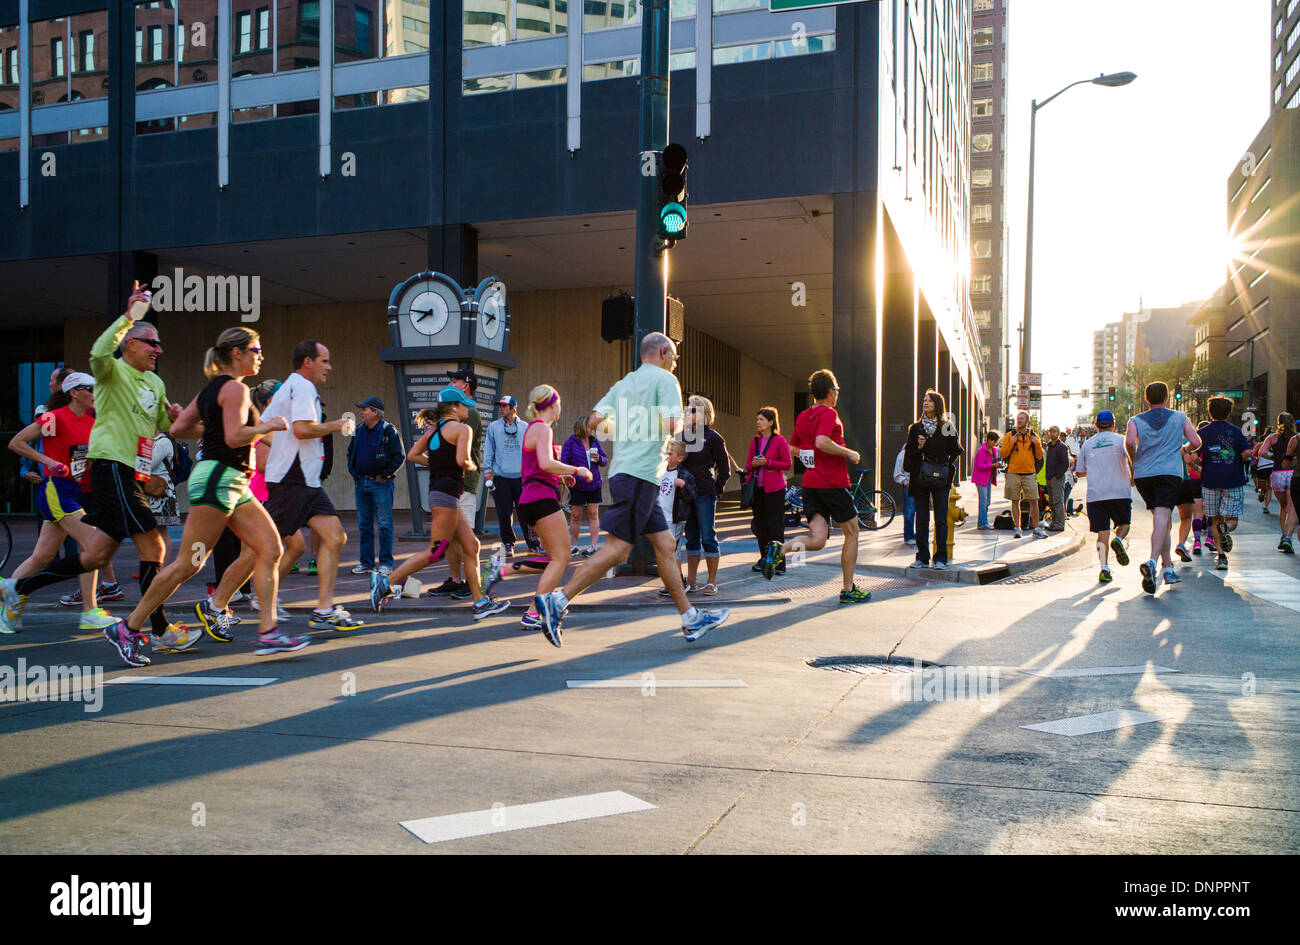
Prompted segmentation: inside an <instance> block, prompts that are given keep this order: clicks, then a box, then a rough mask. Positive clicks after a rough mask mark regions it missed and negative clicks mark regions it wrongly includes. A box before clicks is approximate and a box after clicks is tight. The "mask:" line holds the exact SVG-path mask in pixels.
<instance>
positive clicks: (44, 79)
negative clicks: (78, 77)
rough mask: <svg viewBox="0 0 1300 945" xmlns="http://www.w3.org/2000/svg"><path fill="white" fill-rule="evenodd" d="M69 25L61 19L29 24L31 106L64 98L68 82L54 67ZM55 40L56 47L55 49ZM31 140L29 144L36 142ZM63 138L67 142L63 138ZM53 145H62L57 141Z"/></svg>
mask: <svg viewBox="0 0 1300 945" xmlns="http://www.w3.org/2000/svg"><path fill="white" fill-rule="evenodd" d="M67 30H68V21H67V20H66V19H65V18H64V17H57V18H55V19H52V20H37V21H36V22H34V23H32V24H31V35H32V47H31V48H32V104H33V105H48V104H50V103H51V102H58V101H61V100H63V99H64V98H66V96H67V94H68V82H67V80H66V79H64V78H61V77H62V75H63V70H62V67H61V66H56V62H55V56H56V50H57V49H59V48H61V44H62V43H63V37H64V36H65V35H66V34H67ZM56 40H57V45H56ZM38 137H40V136H33V138H32V143H33V144H35V143H36V140H37V138H38ZM55 137H56V138H59V137H62V138H63V140H64V141H66V136H55ZM52 143H54V144H59V143H61V142H60V141H58V140H56V141H54V142H52Z"/></svg>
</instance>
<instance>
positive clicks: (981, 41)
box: [971, 26, 993, 46]
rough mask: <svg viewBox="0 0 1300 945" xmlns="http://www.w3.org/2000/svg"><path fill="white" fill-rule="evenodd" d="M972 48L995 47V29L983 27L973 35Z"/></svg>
mask: <svg viewBox="0 0 1300 945" xmlns="http://www.w3.org/2000/svg"><path fill="white" fill-rule="evenodd" d="M971 45H972V46H992V45H993V27H991V26H984V27H981V28H979V29H977V30H975V32H974V33H973V34H972V40H971Z"/></svg>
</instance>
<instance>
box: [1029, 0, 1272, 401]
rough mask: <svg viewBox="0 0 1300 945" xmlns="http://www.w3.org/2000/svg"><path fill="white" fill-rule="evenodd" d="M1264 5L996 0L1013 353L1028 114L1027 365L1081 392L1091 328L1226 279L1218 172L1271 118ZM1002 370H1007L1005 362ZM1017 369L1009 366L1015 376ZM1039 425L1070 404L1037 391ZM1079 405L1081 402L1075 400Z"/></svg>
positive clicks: (1255, 1)
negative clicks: (1004, 89)
mask: <svg viewBox="0 0 1300 945" xmlns="http://www.w3.org/2000/svg"><path fill="white" fill-rule="evenodd" d="M1271 10H1272V0H1088V2H1086V3H1075V2H1065V0H1008V33H1009V39H1008V44H1007V50H1008V55H1009V57H1010V62H1009V64H1008V67H1007V72H1008V79H1009V89H1008V102H1007V107H1008V110H1009V120H1008V129H1007V131H1008V170H1007V185H1008V194H1007V213H1008V216H1009V221H1010V243H1009V247H1010V253H1011V276H1010V290H1011V292H1010V297H1009V299H1008V306H1007V311H1008V321H1009V324H1010V328H1009V340H1010V342H1011V345H1012V352H1013V354H1012V358H1013V361H1014V359H1015V352H1016V351H1017V350H1018V345H1019V333H1018V332H1017V331H1016V328H1018V327H1019V325H1020V322H1021V314H1022V312H1023V305H1022V298H1023V295H1024V285H1025V273H1024V265H1025V241H1024V237H1025V209H1026V199H1027V197H1026V191H1027V187H1028V166H1029V115H1030V103H1031V102H1032V101H1033V100H1034V99H1035V98H1037V99H1038V100H1039V101H1042V100H1043V99H1046V98H1048V97H1050V96H1051V95H1052V94H1053V93H1055V92H1056V91H1057V90H1058V89H1060V88H1062V87H1063V86H1065V85H1068V84H1069V83H1071V82H1074V81H1075V80H1077V79H1084V78H1089V77H1091V76H1095V75H1097V74H1099V73H1102V72H1126V71H1127V72H1135V73H1137V79H1136V80H1135V81H1134V82H1133V83H1132V84H1130V85H1127V86H1124V87H1122V88H1114V89H1111V88H1105V87H1103V86H1096V85H1080V86H1077V87H1075V88H1073V89H1070V91H1068V92H1066V93H1065V94H1064V95H1062V96H1061V97H1060V98H1058V99H1057V100H1056V101H1054V102H1052V104H1051V105H1049V106H1047V107H1046V108H1045V109H1043V110H1042V111H1040V112H1039V113H1038V134H1037V155H1036V158H1035V163H1036V165H1037V180H1036V182H1035V188H1034V190H1035V193H1034V337H1033V343H1034V350H1033V361H1032V364H1033V367H1034V370H1035V371H1041V372H1042V373H1043V374H1044V378H1043V390H1044V393H1050V392H1052V391H1060V390H1062V389H1067V390H1070V391H1071V392H1075V391H1078V390H1080V389H1082V388H1085V387H1087V388H1091V387H1092V333H1093V332H1094V331H1095V330H1097V329H1098V328H1101V327H1102V326H1103V325H1104V324H1106V323H1107V322H1111V321H1117V320H1118V319H1119V318H1120V316H1121V315H1122V314H1123V312H1125V311H1136V310H1137V306H1138V300H1139V298H1141V299H1143V301H1144V302H1145V304H1146V305H1148V306H1166V305H1178V304H1181V303H1183V302H1187V301H1192V300H1194V299H1203V298H1205V297H1206V296H1208V295H1209V294H1210V293H1211V292H1212V291H1213V290H1214V289H1215V288H1217V287H1218V286H1220V285H1222V284H1223V279H1224V276H1225V273H1224V259H1223V251H1224V246H1225V240H1226V219H1227V210H1226V202H1227V196H1228V195H1227V192H1226V186H1227V176H1228V173H1229V171H1230V170H1231V169H1232V168H1233V166H1234V165H1236V164H1239V163H1240V161H1241V160H1242V156H1243V154H1244V152H1245V151H1246V150H1247V147H1248V145H1249V144H1250V142H1251V140H1252V139H1253V138H1254V136H1255V135H1256V133H1257V132H1258V131H1259V129H1260V126H1261V125H1263V123H1264V121H1265V120H1266V119H1267V118H1268V112H1269V101H1270V99H1269V96H1270V94H1271V93H1270V90H1269V84H1268V83H1269V55H1270V40H1271V38H1272V32H1271V29H1272V20H1271ZM1013 370H1014V366H1013ZM1014 380H1015V376H1014V374H1013V375H1012V381H1014ZM1043 402H1044V419H1045V421H1046V423H1047V424H1049V425H1050V424H1052V423H1057V424H1061V425H1062V426H1064V425H1065V424H1066V423H1073V422H1074V418H1075V415H1076V414H1077V412H1078V410H1079V409H1080V408H1079V406H1078V405H1079V404H1080V401H1079V399H1078V398H1077V395H1076V396H1075V397H1073V398H1072V399H1071V400H1069V401H1066V402H1063V400H1062V398H1060V397H1044V400H1043ZM1082 409H1084V410H1087V409H1089V405H1088V404H1083V405H1082Z"/></svg>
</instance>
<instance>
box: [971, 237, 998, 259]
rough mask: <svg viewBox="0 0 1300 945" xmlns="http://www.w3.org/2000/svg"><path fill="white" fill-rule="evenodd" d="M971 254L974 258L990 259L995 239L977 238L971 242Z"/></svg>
mask: <svg viewBox="0 0 1300 945" xmlns="http://www.w3.org/2000/svg"><path fill="white" fill-rule="evenodd" d="M970 254H971V257H972V258H974V259H988V258H989V257H990V256H992V255H993V241H992V240H975V241H974V242H972V243H971V252H970Z"/></svg>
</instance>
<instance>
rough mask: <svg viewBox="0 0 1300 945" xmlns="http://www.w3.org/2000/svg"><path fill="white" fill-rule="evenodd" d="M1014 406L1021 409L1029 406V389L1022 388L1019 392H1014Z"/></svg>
mask: <svg viewBox="0 0 1300 945" xmlns="http://www.w3.org/2000/svg"><path fill="white" fill-rule="evenodd" d="M1016 406H1017V407H1019V408H1020V409H1021V410H1025V409H1027V408H1028V407H1029V391H1027V390H1022V391H1021V392H1020V393H1018V394H1016Z"/></svg>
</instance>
